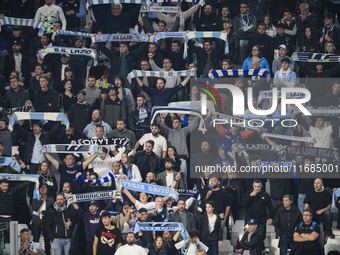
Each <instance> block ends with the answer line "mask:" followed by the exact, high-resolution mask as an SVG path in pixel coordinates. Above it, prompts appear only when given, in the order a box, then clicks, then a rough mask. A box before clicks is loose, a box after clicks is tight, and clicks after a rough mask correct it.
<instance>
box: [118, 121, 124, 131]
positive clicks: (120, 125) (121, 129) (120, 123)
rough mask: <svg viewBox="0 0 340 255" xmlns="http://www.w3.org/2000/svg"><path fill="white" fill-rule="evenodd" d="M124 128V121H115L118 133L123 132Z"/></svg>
mask: <svg viewBox="0 0 340 255" xmlns="http://www.w3.org/2000/svg"><path fill="white" fill-rule="evenodd" d="M125 127H126V124H124V121H121V120H120V121H117V129H118V131H119V132H123V131H124V129H125Z"/></svg>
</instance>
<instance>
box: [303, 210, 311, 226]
mask: <svg viewBox="0 0 340 255" xmlns="http://www.w3.org/2000/svg"><path fill="white" fill-rule="evenodd" d="M302 217H303V221H304V222H305V223H307V224H309V223H310V222H311V221H312V218H313V215H312V214H311V213H310V212H303V214H302Z"/></svg>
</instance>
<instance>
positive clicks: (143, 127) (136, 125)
mask: <svg viewBox="0 0 340 255" xmlns="http://www.w3.org/2000/svg"><path fill="white" fill-rule="evenodd" d="M145 102H146V100H145V96H144V95H143V94H139V95H138V96H137V107H136V108H135V109H134V110H133V111H132V112H131V113H130V120H129V122H130V127H131V130H132V131H134V133H135V135H136V140H137V141H138V140H139V139H140V138H141V137H142V136H143V135H144V134H146V133H150V124H151V111H150V110H149V109H147V108H146V106H145ZM132 146H134V145H132Z"/></svg>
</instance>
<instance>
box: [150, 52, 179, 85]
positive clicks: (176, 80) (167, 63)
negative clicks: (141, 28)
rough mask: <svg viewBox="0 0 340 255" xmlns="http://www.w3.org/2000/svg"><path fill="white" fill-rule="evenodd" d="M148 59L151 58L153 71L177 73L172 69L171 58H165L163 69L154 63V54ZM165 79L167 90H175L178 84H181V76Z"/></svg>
mask: <svg viewBox="0 0 340 255" xmlns="http://www.w3.org/2000/svg"><path fill="white" fill-rule="evenodd" d="M148 57H149V62H150V65H151V69H152V71H166V72H170V71H175V70H174V69H172V61H171V59H170V58H164V60H163V68H160V67H158V66H157V65H156V63H155V62H154V61H153V54H151V53H149V55H148ZM164 79H165V80H166V85H165V88H173V87H175V86H176V85H177V84H180V83H181V77H180V76H166V77H164Z"/></svg>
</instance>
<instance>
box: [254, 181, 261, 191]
mask: <svg viewBox="0 0 340 255" xmlns="http://www.w3.org/2000/svg"><path fill="white" fill-rule="evenodd" d="M253 189H254V191H256V192H260V191H261V189H262V183H256V182H254V183H253Z"/></svg>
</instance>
